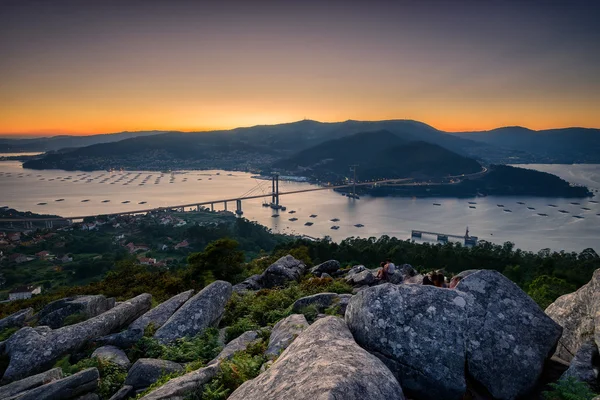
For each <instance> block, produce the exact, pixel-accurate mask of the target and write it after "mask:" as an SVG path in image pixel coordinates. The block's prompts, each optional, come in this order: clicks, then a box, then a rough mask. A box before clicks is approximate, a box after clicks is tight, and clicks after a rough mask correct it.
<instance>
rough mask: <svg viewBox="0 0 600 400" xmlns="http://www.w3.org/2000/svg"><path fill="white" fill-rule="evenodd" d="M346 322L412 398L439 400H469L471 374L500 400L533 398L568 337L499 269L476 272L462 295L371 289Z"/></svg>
mask: <svg viewBox="0 0 600 400" xmlns="http://www.w3.org/2000/svg"><path fill="white" fill-rule="evenodd" d="M346 322H347V323H348V326H349V328H350V330H351V331H352V333H353V334H354V337H355V339H356V341H357V342H358V343H359V344H361V345H362V346H363V347H365V348H367V349H368V350H370V351H372V352H374V353H376V354H377V355H378V356H379V357H381V358H382V359H383V360H385V362H386V364H387V365H388V366H389V367H390V368H391V369H392V371H393V372H394V373H395V375H396V376H397V377H398V379H399V381H400V384H401V385H402V387H403V388H404V389H405V390H406V391H407V393H410V394H412V395H414V396H415V397H417V398H419V399H432V400H433V399H461V398H462V396H463V394H464V392H465V390H466V375H465V374H466V372H465V371H468V374H469V376H470V377H471V378H472V379H474V380H475V381H476V382H478V383H479V384H481V385H482V386H483V387H485V388H486V389H487V390H488V391H489V392H490V393H491V395H492V396H493V397H494V398H495V399H502V400H509V399H515V398H517V397H521V396H525V395H527V394H528V393H529V391H530V390H532V389H533V387H534V386H535V384H536V381H537V380H538V378H539V377H540V375H541V373H542V370H543V367H544V362H545V360H546V359H547V358H549V357H550V355H551V353H552V351H553V348H554V346H556V343H557V341H558V338H559V337H560V332H561V328H560V326H558V325H557V324H555V323H554V322H553V321H552V320H551V319H550V318H548V317H547V316H546V315H545V314H544V313H543V312H542V310H540V308H539V307H538V306H537V304H535V302H534V301H533V300H531V298H529V297H528V296H527V295H526V294H525V293H524V292H523V291H521V289H519V287H518V286H516V285H515V284H514V283H512V282H511V281H509V280H508V279H507V278H505V277H504V276H503V275H502V274H500V273H498V272H496V271H479V272H476V273H473V274H471V275H469V276H467V277H465V278H464V279H463V280H461V282H460V284H459V285H458V286H457V288H456V290H451V289H441V288H437V287H433V286H422V285H398V286H396V285H391V284H383V285H380V286H375V287H372V288H367V289H365V290H363V291H361V292H360V293H358V294H357V295H356V296H354V297H353V298H352V300H350V304H349V305H348V309H347V311H346ZM441 376H443V377H444V379H443V380H441V381H440V379H439V377H441Z"/></svg>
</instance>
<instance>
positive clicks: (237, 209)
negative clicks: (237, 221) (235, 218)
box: [235, 200, 244, 215]
mask: <svg viewBox="0 0 600 400" xmlns="http://www.w3.org/2000/svg"><path fill="white" fill-rule="evenodd" d="M235 213H236V214H237V215H242V214H243V213H244V212H243V211H242V200H236V201H235Z"/></svg>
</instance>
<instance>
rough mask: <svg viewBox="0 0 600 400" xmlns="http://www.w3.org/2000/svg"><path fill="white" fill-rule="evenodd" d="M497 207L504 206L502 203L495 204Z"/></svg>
mask: <svg viewBox="0 0 600 400" xmlns="http://www.w3.org/2000/svg"><path fill="white" fill-rule="evenodd" d="M496 205H497V206H498V207H502V208H504V204H496Z"/></svg>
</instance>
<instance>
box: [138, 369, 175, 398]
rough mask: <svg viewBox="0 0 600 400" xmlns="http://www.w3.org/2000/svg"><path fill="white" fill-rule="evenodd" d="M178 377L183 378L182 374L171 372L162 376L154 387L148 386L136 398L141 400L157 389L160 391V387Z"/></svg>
mask: <svg viewBox="0 0 600 400" xmlns="http://www.w3.org/2000/svg"><path fill="white" fill-rule="evenodd" d="M178 376H181V372H171V373H170V374H164V375H161V376H160V378H158V379H157V380H156V381H155V382H154V383H153V384H152V385H150V386H148V387H147V388H146V390H144V391H143V392H141V393H138V395H137V396H135V398H136V399H141V398H142V397H144V396H146V395H147V394H148V393H150V392H152V391H153V390H155V389H158V388H159V387H161V386H163V385H164V384H165V383H167V382H169V381H170V380H171V379H173V378H177V377H178Z"/></svg>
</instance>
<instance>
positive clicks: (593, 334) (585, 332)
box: [546, 269, 600, 362]
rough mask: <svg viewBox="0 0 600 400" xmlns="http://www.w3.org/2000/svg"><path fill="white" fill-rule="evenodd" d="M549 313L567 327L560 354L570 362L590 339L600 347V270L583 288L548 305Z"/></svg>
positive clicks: (561, 340) (559, 345) (564, 327)
mask: <svg viewBox="0 0 600 400" xmlns="http://www.w3.org/2000/svg"><path fill="white" fill-rule="evenodd" d="M546 314H548V315H549V316H550V318H552V319H553V320H554V321H555V322H556V323H558V324H559V325H560V326H562V327H563V333H562V337H561V338H560V340H559V342H558V348H557V349H556V353H555V354H554V355H555V356H556V357H558V358H560V359H562V360H565V361H567V362H570V361H571V359H572V358H573V356H574V355H575V354H576V353H577V350H578V349H579V347H580V346H581V345H582V344H583V343H585V342H586V341H588V340H590V339H591V340H593V341H594V342H595V343H596V346H598V347H600V269H598V270H596V271H595V272H594V275H593V276H592V279H591V280H590V281H589V282H588V283H587V284H585V285H584V286H582V287H581V288H579V290H577V291H576V292H573V293H569V294H565V295H564V296H561V297H559V298H558V299H556V301H555V302H554V303H552V304H550V305H549V306H548V308H546Z"/></svg>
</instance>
